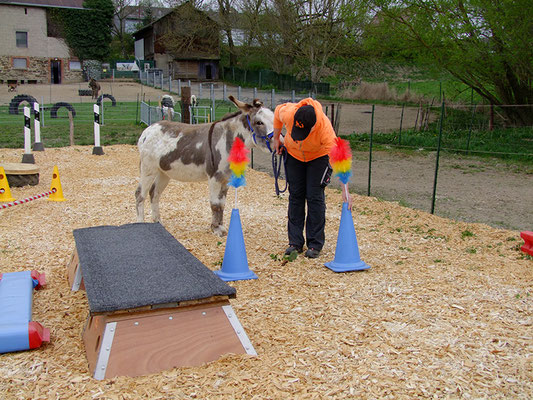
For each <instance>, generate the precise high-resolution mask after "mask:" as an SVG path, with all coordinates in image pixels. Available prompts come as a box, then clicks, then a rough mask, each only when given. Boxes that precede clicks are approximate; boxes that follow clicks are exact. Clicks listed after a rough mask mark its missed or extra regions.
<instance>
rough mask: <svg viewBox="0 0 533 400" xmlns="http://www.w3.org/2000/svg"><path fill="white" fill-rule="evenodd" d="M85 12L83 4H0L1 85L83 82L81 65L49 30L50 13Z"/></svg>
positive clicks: (40, 0) (57, 0)
mask: <svg viewBox="0 0 533 400" xmlns="http://www.w3.org/2000/svg"><path fill="white" fill-rule="evenodd" d="M53 8H75V9H82V8H83V0H0V37H1V40H0V83H2V84H3V83H17V84H21V83H68V82H80V81H82V80H83V74H82V68H81V63H80V61H79V60H78V59H77V58H75V57H74V56H73V55H72V54H71V52H70V50H69V47H68V46H67V44H66V43H65V40H64V39H62V38H61V37H57V34H55V33H54V30H53V29H50V27H49V26H48V25H49V18H47V17H48V11H49V10H50V9H53Z"/></svg>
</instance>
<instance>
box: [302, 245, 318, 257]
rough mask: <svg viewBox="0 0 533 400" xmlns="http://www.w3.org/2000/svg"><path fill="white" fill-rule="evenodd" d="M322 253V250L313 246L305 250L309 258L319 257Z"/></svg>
mask: <svg viewBox="0 0 533 400" xmlns="http://www.w3.org/2000/svg"><path fill="white" fill-rule="evenodd" d="M319 255H320V250H317V249H313V248H312V247H311V248H310V249H307V251H306V252H305V256H306V257H307V258H317V257H318V256H319Z"/></svg>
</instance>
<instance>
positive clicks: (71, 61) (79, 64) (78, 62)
mask: <svg viewBox="0 0 533 400" xmlns="http://www.w3.org/2000/svg"><path fill="white" fill-rule="evenodd" d="M72 63H77V66H76V68H74V67H73V66H72ZM68 69H69V70H70V71H81V61H78V60H69V62H68Z"/></svg>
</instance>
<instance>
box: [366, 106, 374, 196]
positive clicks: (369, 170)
mask: <svg viewBox="0 0 533 400" xmlns="http://www.w3.org/2000/svg"><path fill="white" fill-rule="evenodd" d="M374 107H375V106H374V104H372V119H371V120H370V150H369V154H368V190H367V196H370V182H371V180H372V142H373V138H374Z"/></svg>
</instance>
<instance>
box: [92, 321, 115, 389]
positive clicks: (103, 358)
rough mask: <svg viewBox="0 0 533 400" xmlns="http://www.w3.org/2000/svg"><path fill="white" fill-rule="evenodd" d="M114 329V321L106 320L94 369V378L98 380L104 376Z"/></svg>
mask: <svg viewBox="0 0 533 400" xmlns="http://www.w3.org/2000/svg"><path fill="white" fill-rule="evenodd" d="M116 330H117V323H116V322H108V323H107V324H106V326H105V331H104V337H103V338H102V344H101V345H100V352H99V353H98V360H97V361H96V368H95V369H94V379H98V380H99V381H101V380H102V379H104V378H105V372H106V369H107V364H108V362H109V354H110V353H111V346H113V338H114V337H115V331H116Z"/></svg>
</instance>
